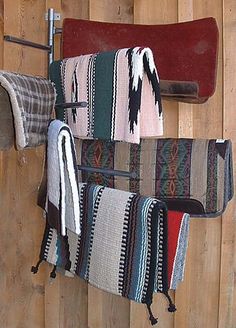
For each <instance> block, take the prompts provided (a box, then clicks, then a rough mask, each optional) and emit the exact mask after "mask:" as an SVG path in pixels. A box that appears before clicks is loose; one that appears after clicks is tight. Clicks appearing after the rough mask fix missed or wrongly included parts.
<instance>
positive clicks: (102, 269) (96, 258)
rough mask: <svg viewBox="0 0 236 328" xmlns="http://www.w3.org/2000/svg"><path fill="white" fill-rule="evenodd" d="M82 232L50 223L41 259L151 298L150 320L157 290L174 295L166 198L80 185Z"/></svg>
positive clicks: (139, 298) (111, 288) (131, 295)
mask: <svg viewBox="0 0 236 328" xmlns="http://www.w3.org/2000/svg"><path fill="white" fill-rule="evenodd" d="M80 220H81V221H80V222H81V235H80V236H78V235H76V234H75V233H73V232H72V231H70V230H67V231H66V236H61V235H60V234H58V232H57V230H56V229H54V228H52V227H51V226H50V224H49V223H48V221H47V223H46V228H45V233H44V237H43V241H42V246H41V252H40V261H39V262H38V264H37V265H36V267H33V268H32V271H33V272H34V273H36V272H37V270H38V266H39V264H40V262H41V261H43V260H45V261H47V262H49V263H51V264H53V265H54V269H53V271H52V276H53V277H55V270H56V267H57V266H58V267H60V268H62V269H64V270H66V271H69V272H70V273H72V274H75V275H78V276H79V277H81V278H82V279H85V280H86V281H88V282H89V283H90V284H92V285H93V286H95V287H98V288H100V289H103V290H105V291H107V292H110V293H113V294H116V295H120V296H123V297H126V298H128V299H131V300H134V301H136V302H140V303H145V304H146V305H147V307H148V310H149V313H150V321H151V322H152V324H154V323H156V320H155V318H154V317H153V315H152V312H151V308H150V306H151V303H152V296H153V292H154V291H156V292H157V291H158V292H161V293H164V294H165V295H166V296H167V298H168V299H169V302H170V304H169V308H168V310H169V311H170V312H173V311H175V307H174V304H173V302H172V301H171V299H170V297H169V295H168V276H167V229H168V225H167V211H166V206H165V204H164V203H162V202H160V201H158V200H157V199H155V198H152V197H144V196H140V195H138V194H135V193H130V192H126V191H122V190H118V189H112V188H106V187H104V186H99V185H93V184H80Z"/></svg>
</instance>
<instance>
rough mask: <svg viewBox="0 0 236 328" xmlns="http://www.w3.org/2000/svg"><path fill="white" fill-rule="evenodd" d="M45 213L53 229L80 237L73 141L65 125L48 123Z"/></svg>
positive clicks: (63, 233) (55, 121)
mask: <svg viewBox="0 0 236 328" xmlns="http://www.w3.org/2000/svg"><path fill="white" fill-rule="evenodd" d="M45 210H46V215H47V220H48V222H49V223H50V225H51V226H52V227H54V228H55V229H57V231H59V232H60V234H61V235H63V236H65V234H66V229H69V230H71V231H73V232H74V233H76V234H80V207H79V189H78V179H77V164H76V154H75V146H74V138H73V136H72V134H71V131H70V128H69V126H68V125H67V124H65V123H62V122H61V121H59V120H53V121H51V123H50V125H49V128H48V147H47V197H46V204H45Z"/></svg>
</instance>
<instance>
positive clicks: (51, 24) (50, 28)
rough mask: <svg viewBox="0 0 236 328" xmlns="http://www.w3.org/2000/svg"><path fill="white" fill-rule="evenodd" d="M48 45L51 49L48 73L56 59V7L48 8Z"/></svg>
mask: <svg viewBox="0 0 236 328" xmlns="http://www.w3.org/2000/svg"><path fill="white" fill-rule="evenodd" d="M48 46H49V47H50V49H51V51H49V53H48V74H49V66H50V64H51V63H52V62H53V60H54V9H53V8H49V9H48Z"/></svg>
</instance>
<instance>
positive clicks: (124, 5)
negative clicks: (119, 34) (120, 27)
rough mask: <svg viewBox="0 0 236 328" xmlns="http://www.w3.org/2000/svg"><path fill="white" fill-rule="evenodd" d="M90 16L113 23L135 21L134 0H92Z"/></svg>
mask: <svg viewBox="0 0 236 328" xmlns="http://www.w3.org/2000/svg"><path fill="white" fill-rule="evenodd" d="M89 4H90V5H89V18H90V19H91V20H96V21H101V22H111V23H132V22H133V0H113V1H111V0H90V2H89Z"/></svg>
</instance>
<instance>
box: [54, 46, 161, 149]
mask: <svg viewBox="0 0 236 328" xmlns="http://www.w3.org/2000/svg"><path fill="white" fill-rule="evenodd" d="M58 70H60V72H61V74H62V77H61V79H59V78H58V72H57V71H58ZM50 72H51V78H52V79H53V78H54V79H55V82H56V84H57V85H56V86H58V82H59V83H60V81H59V80H61V81H62V86H61V88H60V89H62V90H63V92H64V99H65V101H66V102H79V101H86V102H87V104H88V106H87V108H83V109H78V110H72V112H71V113H70V114H68V124H69V126H70V127H71V129H72V132H73V135H74V136H75V137H80V138H88V139H91V138H98V139H106V140H118V141H127V142H131V143H139V141H140V137H156V136H160V135H162V134H163V119H162V107H161V98H160V89H159V78H158V75H157V70H156V67H155V63H154V59H153V54H152V51H151V50H150V49H149V48H141V47H135V48H125V49H120V50H116V51H110V52H102V53H98V54H91V55H84V56H78V57H73V58H68V59H64V60H63V61H61V62H60V64H58V62H56V63H53V65H52V67H51V68H50ZM58 93H59V94H61V90H58Z"/></svg>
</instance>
